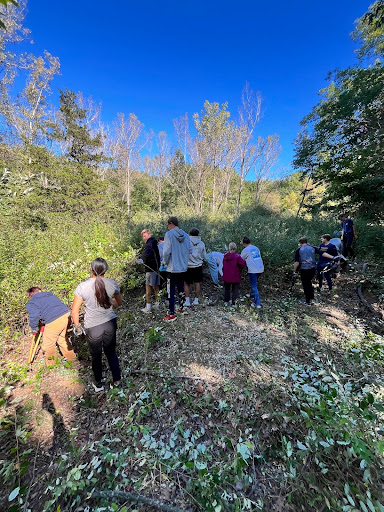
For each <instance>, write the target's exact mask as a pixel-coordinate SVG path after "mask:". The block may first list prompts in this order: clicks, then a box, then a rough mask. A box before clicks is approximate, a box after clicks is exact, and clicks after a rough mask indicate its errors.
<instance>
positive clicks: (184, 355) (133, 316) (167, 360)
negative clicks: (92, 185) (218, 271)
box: [0, 263, 384, 512]
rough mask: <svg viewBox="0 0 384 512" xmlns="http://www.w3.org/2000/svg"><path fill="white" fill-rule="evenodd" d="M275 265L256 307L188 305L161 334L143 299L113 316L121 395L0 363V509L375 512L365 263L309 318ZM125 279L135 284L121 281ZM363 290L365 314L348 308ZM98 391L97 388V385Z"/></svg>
mask: <svg viewBox="0 0 384 512" xmlns="http://www.w3.org/2000/svg"><path fill="white" fill-rule="evenodd" d="M287 271H288V267H287V266H285V267H283V268H282V269H281V270H280V272H274V273H271V274H269V275H268V274H266V275H265V276H264V277H263V279H262V280H261V282H260V293H261V298H262V301H263V306H264V307H263V309H262V310H260V311H258V312H255V311H254V310H252V308H250V305H249V303H248V299H247V298H246V297H245V293H246V292H247V291H248V290H247V283H246V280H244V282H243V285H242V299H241V300H240V302H239V304H238V305H237V306H235V307H229V308H228V307H225V306H224V305H223V301H222V297H221V295H222V291H221V290H218V289H217V288H213V287H212V286H211V285H210V284H209V279H208V277H207V276H206V279H205V283H204V286H203V299H202V301H201V302H202V303H201V305H200V306H198V307H194V308H190V310H189V314H188V315H184V316H180V317H179V318H178V319H177V321H176V322H174V323H173V324H171V325H164V323H163V322H162V317H163V316H164V313H165V308H164V310H163V311H159V312H155V313H154V314H150V315H145V316H144V315H143V314H142V313H141V312H140V307H142V304H143V289H142V288H141V287H140V286H139V287H138V288H136V289H135V290H133V291H129V292H126V294H125V300H124V304H123V307H122V308H121V310H120V312H119V331H118V332H119V357H120V361H121V366H122V369H123V384H124V386H123V389H122V390H118V389H112V390H108V391H105V392H103V393H100V394H95V393H94V392H93V390H92V387H91V385H90V383H91V375H92V370H91V367H90V362H89V360H88V353H87V349H86V346H85V343H84V340H83V341H82V342H81V343H80V344H79V345H78V346H77V350H78V353H79V362H78V363H76V364H75V365H73V366H71V365H69V364H68V363H64V364H63V363H61V362H60V363H59V364H58V365H57V366H55V367H53V368H52V369H50V370H47V369H46V368H45V367H44V362H43V358H42V356H41V354H40V355H39V357H38V359H37V361H36V362H35V363H34V365H33V368H32V369H31V370H29V369H28V366H27V363H26V361H27V355H28V349H29V343H30V338H29V337H28V336H21V337H19V338H18V339H17V341H16V340H14V341H13V342H12V343H11V344H10V345H8V351H7V353H6V357H5V359H4V361H3V364H2V373H1V378H2V388H1V389H2V395H1V406H2V417H1V427H2V429H1V434H0V435H1V443H0V444H1V446H2V449H1V453H0V475H1V478H2V480H3V481H4V482H5V485H4V486H3V487H2V490H1V505H0V507H1V508H2V509H4V510H5V509H7V507H9V510H12V511H16V510H25V511H27V510H32V511H36V512H37V511H52V510H55V511H56V510H62V511H64V510H66V511H100V512H101V511H128V510H129V511H133V510H137V511H139V510H140V511H152V510H170V511H172V510H173V511H190V512H192V511H204V512H205V511H214V512H220V511H231V510H233V511H246V510H252V511H257V510H260V511H268V512H269V511H276V512H277V511H280V512H282V511H298V510H303V511H324V512H325V511H326V512H331V511H332V512H336V511H346V512H355V511H359V512H360V511H363V512H366V511H373V512H376V511H377V512H381V511H383V510H384V508H383V505H382V503H383V499H384V495H383V484H384V475H383V454H384V425H383V422H384V406H383V401H384V384H383V363H384V338H383V335H384V323H383V282H382V276H381V275H380V266H375V265H374V264H373V263H372V264H371V265H368V270H367V272H366V273H365V274H362V265H361V264H356V265H351V266H350V268H349V269H348V271H347V272H345V273H344V274H342V275H341V276H340V277H338V279H337V281H336V283H337V284H336V290H335V292H334V294H333V295H324V296H323V295H322V296H319V299H318V302H317V304H316V305H314V306H313V307H311V308H306V307H305V306H302V305H301V304H299V299H300V298H301V295H302V291H301V288H300V286H299V284H298V283H296V284H295V285H294V286H293V288H292V290H290V288H291V286H290V284H291V283H290V280H289V278H288V277H287ZM137 278H138V279H139V280H140V276H139V275H138V277H137ZM361 281H364V283H363V286H364V293H365V297H366V299H367V300H368V301H369V303H370V304H371V308H372V309H368V308H367V307H366V306H365V305H364V304H363V303H362V302H361V301H360V300H359V298H358V296H357V293H356V287H357V284H358V283H360V282H361ZM106 377H107V382H108V380H110V378H109V375H108V372H107V373H106Z"/></svg>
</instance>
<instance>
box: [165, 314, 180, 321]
mask: <svg viewBox="0 0 384 512" xmlns="http://www.w3.org/2000/svg"><path fill="white" fill-rule="evenodd" d="M176 319H177V316H176V315H171V314H168V315H167V316H165V317H164V318H163V320H164V322H174V321H175V320H176Z"/></svg>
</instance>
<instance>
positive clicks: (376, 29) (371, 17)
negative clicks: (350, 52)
mask: <svg viewBox="0 0 384 512" xmlns="http://www.w3.org/2000/svg"><path fill="white" fill-rule="evenodd" d="M352 37H353V39H355V40H358V41H360V42H361V48H360V49H359V52H358V55H359V57H360V58H363V57H366V56H367V55H370V54H373V55H375V56H379V57H382V56H383V55H384V2H383V1H382V0H379V1H377V2H375V3H374V4H372V5H371V6H370V7H369V9H368V12H366V13H365V14H364V15H363V16H362V17H361V18H360V19H358V20H357V22H356V28H355V30H354V32H353V34H352Z"/></svg>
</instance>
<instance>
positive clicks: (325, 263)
mask: <svg viewBox="0 0 384 512" xmlns="http://www.w3.org/2000/svg"><path fill="white" fill-rule="evenodd" d="M339 220H340V221H341V227H342V230H341V234H340V236H338V237H336V238H331V235H329V234H325V235H323V236H322V237H321V243H320V245H319V246H318V247H315V246H312V245H309V244H308V239H307V238H306V237H302V238H300V239H299V248H298V249H297V250H296V252H295V263H294V265H293V274H294V275H296V273H297V272H298V271H299V272H300V277H301V282H302V285H303V290H304V296H305V301H302V302H303V303H304V304H306V305H307V306H310V305H311V303H312V301H313V300H314V288H313V284H312V280H313V278H314V277H315V275H317V279H318V283H319V288H318V290H319V292H320V293H321V292H322V290H323V280H324V277H325V279H326V281H327V284H328V290H329V291H330V292H331V291H332V287H333V283H332V270H333V265H330V261H332V260H335V258H338V259H339V258H343V259H344V261H346V258H347V257H348V256H350V257H351V258H354V256H355V253H354V251H353V249H352V242H353V240H354V239H356V238H357V232H356V228H355V225H354V223H353V220H352V219H350V218H349V217H348V216H347V215H346V214H341V215H339ZM336 234H338V235H339V233H338V232H337V233H336ZM316 254H318V255H319V259H318V261H317V263H316ZM335 266H337V265H335Z"/></svg>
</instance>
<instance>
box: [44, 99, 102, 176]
mask: <svg viewBox="0 0 384 512" xmlns="http://www.w3.org/2000/svg"><path fill="white" fill-rule="evenodd" d="M86 119H87V110H86V109H85V108H81V107H80V106H79V105H78V102H77V96H76V93H74V92H73V91H70V90H68V89H66V90H65V91H60V111H59V121H58V122H57V123H51V126H50V127H51V129H52V132H51V137H52V139H53V140H56V141H57V142H59V143H60V144H61V145H62V147H63V149H64V154H65V156H67V157H68V158H69V159H70V160H72V161H74V162H77V163H78V164H81V165H86V166H90V167H97V166H98V165H100V164H102V163H104V162H106V160H107V159H106V157H105V155H104V154H103V152H102V151H101V147H102V143H103V141H102V136H101V134H100V133H98V134H96V135H95V136H92V134H91V132H90V129H89V127H88V126H87V123H86Z"/></svg>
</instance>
